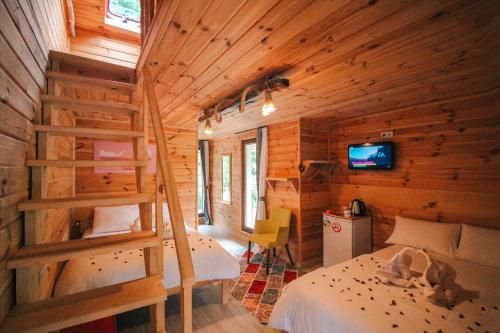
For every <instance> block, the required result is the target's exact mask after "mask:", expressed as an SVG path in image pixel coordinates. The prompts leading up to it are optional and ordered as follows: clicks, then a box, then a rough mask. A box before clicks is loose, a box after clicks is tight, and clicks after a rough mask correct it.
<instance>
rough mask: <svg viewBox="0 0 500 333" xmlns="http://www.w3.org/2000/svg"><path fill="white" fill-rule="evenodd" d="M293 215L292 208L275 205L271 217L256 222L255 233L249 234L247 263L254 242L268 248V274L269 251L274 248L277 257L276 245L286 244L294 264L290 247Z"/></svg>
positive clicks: (267, 265)
mask: <svg viewBox="0 0 500 333" xmlns="http://www.w3.org/2000/svg"><path fill="white" fill-rule="evenodd" d="M291 216H292V211H291V210H290V209H286V208H281V207H273V208H272V209H271V217H270V218H269V219H267V220H257V221H256V222H255V229H254V233H253V234H252V235H249V236H248V256H247V264H248V263H250V251H251V249H252V242H254V243H257V244H259V245H261V246H263V247H264V248H265V249H266V250H267V260H266V274H269V251H270V249H271V248H272V249H273V253H274V256H275V257H276V246H283V245H284V246H285V249H286V253H287V254H288V258H289V259H290V263H291V264H292V265H293V260H292V256H291V255H290V250H289V249H288V233H289V231H290V218H291Z"/></svg>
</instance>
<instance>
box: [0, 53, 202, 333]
mask: <svg viewBox="0 0 500 333" xmlns="http://www.w3.org/2000/svg"><path fill="white" fill-rule="evenodd" d="M71 57H72V56H69V55H62V54H58V53H57V54H55V55H54V57H53V58H51V59H52V68H51V71H49V72H48V74H47V76H46V77H47V80H48V89H47V95H43V96H42V101H43V115H42V116H39V117H38V118H37V119H36V121H35V122H36V125H35V126H34V129H35V131H36V132H37V133H38V135H37V141H38V142H37V149H38V154H37V159H36V160H29V161H28V162H27V165H29V166H31V167H32V168H33V169H32V179H33V180H32V182H33V184H32V198H31V200H26V201H24V202H21V203H20V204H19V207H18V209H19V210H20V211H25V229H26V237H25V243H26V245H25V246H24V247H22V248H20V249H18V250H17V251H16V252H14V253H13V254H12V255H10V256H9V258H8V264H7V265H8V268H10V269H17V273H16V280H17V281H16V289H17V298H18V299H17V300H18V302H17V303H18V304H17V305H16V306H15V307H14V308H13V309H12V310H11V311H10V312H9V314H8V315H7V317H6V319H5V320H4V322H3V323H2V325H1V326H0V333H3V332H9V333H10V332H47V331H55V330H59V329H61V328H65V327H68V326H73V325H77V324H81V323H84V322H88V321H92V320H96V319H100V318H104V317H107V316H111V315H114V314H118V313H121V312H125V311H129V310H132V309H136V308H139V307H144V306H149V307H150V311H151V324H152V325H151V327H152V330H153V331H154V332H165V319H164V306H165V300H166V298H167V291H166V289H165V288H164V286H163V282H162V280H163V267H164V266H163V219H162V215H163V211H162V209H163V205H162V204H157V205H156V232H154V231H153V225H152V202H154V201H156V202H161V201H162V197H161V195H162V193H161V189H162V187H161V186H160V184H161V183H157V188H156V191H155V193H147V188H146V172H147V138H148V135H147V129H148V112H146V110H142V112H140V111H141V110H140V107H139V106H138V105H137V100H136V86H135V85H133V84H128V83H122V82H112V81H110V80H102V79H93V78H88V77H85V78H83V77H82V78H79V77H74V76H73V75H67V74H62V73H58V70H59V61H60V60H61V59H65V60H66V59H71ZM77 61H79V62H82V61H85V60H82V58H79V57H77ZM56 81H58V82H59V83H62V84H65V83H66V84H68V83H70V84H71V85H72V87H74V86H75V85H78V82H81V83H82V85H83V86H85V87H89V86H91V85H92V84H96V85H98V84H102V85H104V86H105V87H106V88H109V89H113V90H114V89H119V90H120V91H129V92H130V98H129V100H130V103H129V104H126V103H116V102H98V101H90V100H83V99H82V100H80V99H74V98H67V97H62V96H57V92H58V90H57V89H56V86H55V85H56V83H55V82H56ZM57 109H62V110H71V111H80V112H82V111H83V112H104V113H106V112H111V113H119V114H122V115H127V116H130V117H132V119H131V124H132V128H131V130H129V131H117V130H106V129H94V128H79V127H64V126H56V125H55V122H54V121H53V119H54V115H53V114H54V111H55V110H57ZM155 134H156V131H155ZM52 135H55V136H70V137H71V136H72V137H91V138H102V139H108V140H115V139H120V140H132V142H133V146H134V160H132V161H130V162H127V163H124V162H117V163H116V165H113V163H112V161H77V160H69V161H68V160H65V161H62V160H51V159H50V154H49V148H48V147H49V145H48V144H47V143H48V141H49V137H50V136H52ZM163 139H164V137H163ZM165 151H166V150H165ZM163 154H164V152H162V151H160V152H159V156H163ZM73 157H74V156H73ZM166 161H167V163H168V165H167V166H165V160H163V162H162V163H159V164H160V165H162V169H161V170H163V169H164V168H166V169H168V168H170V170H171V166H170V164H169V162H168V159H167V160H166ZM102 162H106V163H102ZM160 162H161V161H160ZM94 165H97V166H100V165H105V166H119V165H127V166H133V167H135V171H136V172H135V173H136V180H137V193H136V194H126V195H105V194H104V195H100V196H95V195H94V196H83V197H67V198H49V197H48V191H47V181H46V179H45V177H46V175H47V168H50V167H68V168H75V167H89V166H94ZM73 170H74V169H73ZM72 174H73V176H74V174H75V173H74V172H73V173H72ZM171 175H172V174H171ZM157 178H158V177H157ZM169 182H173V178H170V179H167V181H166V182H165V183H166V184H167V186H166V188H167V200H168V202H169V206H170V207H172V208H171V209H172V210H173V211H174V213H173V215H172V217H175V218H174V221H180V223H182V215H181V216H180V217H179V215H178V214H177V212H179V211H180V205H179V202H178V197H177V196H176V197H175V198H177V204H173V201H172V195H171V193H170V192H171V191H172V186H171V183H169ZM174 186H175V184H174ZM174 189H175V188H174ZM176 195H177V193H176ZM126 204H139V208H140V217H141V226H142V230H143V231H142V232H137V233H131V234H127V235H115V236H108V237H99V238H92V239H80V240H70V241H61V242H55V243H46V244H44V243H43V242H42V239H41V238H40V237H39V236H38V233H39V232H40V230H37V229H38V228H40V227H42V228H43V227H44V225H45V223H46V222H47V221H45V218H46V215H45V213H46V211H47V209H54V208H73V207H93V206H114V205H126ZM173 227H174V237H175V238H176V239H175V241H176V244H177V243H178V242H179V248H180V249H181V251H185V249H184V248H185V247H186V246H187V245H184V246H183V244H187V237H186V234H185V230H184V227H183V225H182V231H179V226H178V223H177V224H174V223H173ZM179 237H181V238H182V239H180V240H179V239H178V238H179ZM187 247H188V246H187ZM137 248H141V249H143V252H144V260H145V268H146V277H145V278H143V279H138V280H135V281H128V282H124V283H120V284H116V285H112V286H107V287H103V288H97V289H93V290H88V291H85V292H81V293H76V294H71V295H66V296H62V297H55V298H48V299H46V298H47V296H48V293H50V291H47V290H45V289H47V287H45V286H44V288H41V286H40V281H39V279H40V275H39V272H40V267H42V266H43V265H47V264H52V263H57V262H61V261H65V260H69V259H76V258H81V257H88V256H92V255H99V254H104V253H110V252H114V251H118V250H125V249H137ZM178 251H179V250H178ZM183 255H184V254H183ZM187 255H188V257H187V258H188V260H189V263H191V261H190V259H191V257H190V253H189V251H188V252H187ZM179 265H181V269H180V271H181V274H182V277H183V283H184V285H185V286H189V288H190V286H192V281H194V274H193V269H192V264H191V266H190V270H187V272H188V273H186V268H185V266H186V264H185V260H179ZM182 265H184V266H182ZM185 276H188V277H189V278H188V279H185V278H184V277H185ZM37 288H38V289H37ZM40 289H43V292H40ZM33 293H35V294H33ZM190 299H191V298H190V297H189V301H188V303H189V302H190ZM189 304H190V303H189ZM189 313H190V312H189Z"/></svg>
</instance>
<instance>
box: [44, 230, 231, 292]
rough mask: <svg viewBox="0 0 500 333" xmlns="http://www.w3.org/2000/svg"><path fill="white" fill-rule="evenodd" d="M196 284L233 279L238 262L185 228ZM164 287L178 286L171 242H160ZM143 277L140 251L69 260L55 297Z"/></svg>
mask: <svg viewBox="0 0 500 333" xmlns="http://www.w3.org/2000/svg"><path fill="white" fill-rule="evenodd" d="M186 231H187V236H188V240H189V245H190V247H191V255H192V258H193V266H194V272H195V278H196V281H197V282H198V281H207V280H215V279H234V278H236V277H238V276H239V275H240V266H239V264H238V261H237V260H236V259H235V258H234V257H233V256H232V255H231V254H229V253H228V252H227V251H225V250H224V249H223V248H222V246H221V245H220V244H219V243H218V242H217V240H215V239H213V238H212V237H209V236H206V235H202V234H200V233H198V232H197V231H196V230H194V229H192V228H189V227H186ZM119 233H123V232H115V233H99V234H93V233H92V232H86V233H85V234H84V236H83V238H89V237H99V236H108V235H111V234H119ZM163 253H164V265H165V278H164V280H163V283H164V285H165V287H166V288H167V289H168V288H172V287H177V286H179V284H180V277H179V266H178V264H177V255H176V252H175V243H174V240H173V239H170V240H165V241H163ZM144 276H145V268H144V257H143V255H142V249H137V250H129V251H119V252H115V253H111V254H105V255H99V256H95V257H90V258H81V259H76V260H70V261H68V262H67V263H66V265H65V266H64V269H63V271H62V272H61V275H60V277H59V278H58V280H57V283H56V286H55V290H54V296H62V295H67V294H73V293H76V292H80V291H85V290H89V289H94V288H99V287H104V286H107V285H112V284H116V283H122V282H125V281H129V280H135V279H140V278H142V277H144Z"/></svg>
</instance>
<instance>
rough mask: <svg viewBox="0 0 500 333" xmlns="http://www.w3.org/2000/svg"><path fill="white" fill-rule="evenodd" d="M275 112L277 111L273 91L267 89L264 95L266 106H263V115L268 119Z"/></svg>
mask: <svg viewBox="0 0 500 333" xmlns="http://www.w3.org/2000/svg"><path fill="white" fill-rule="evenodd" d="M274 111H276V106H274V102H273V96H271V90H269V89H266V92H265V93H264V105H262V114H263V115H264V116H265V117H267V116H269V115H270V114H271V113H272V112H274Z"/></svg>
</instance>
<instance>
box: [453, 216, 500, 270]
mask: <svg viewBox="0 0 500 333" xmlns="http://www.w3.org/2000/svg"><path fill="white" fill-rule="evenodd" d="M455 258H457V259H460V260H464V261H470V262H473V263H476V264H481V265H485V266H491V267H495V268H500V230H493V229H485V228H479V227H473V226H471V225H467V224H462V232H461V234H460V244H459V246H458V250H457V254H456V256H455Z"/></svg>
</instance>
